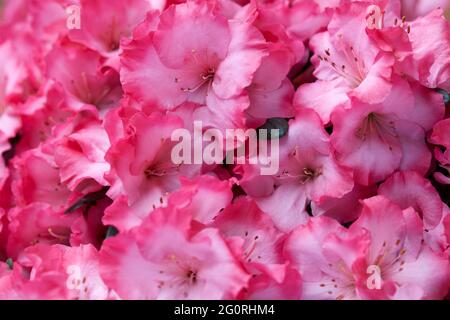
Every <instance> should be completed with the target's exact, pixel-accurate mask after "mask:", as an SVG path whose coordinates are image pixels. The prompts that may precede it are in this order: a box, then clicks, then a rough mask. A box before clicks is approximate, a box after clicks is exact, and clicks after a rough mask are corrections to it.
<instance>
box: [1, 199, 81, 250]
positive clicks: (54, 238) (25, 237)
mask: <svg viewBox="0 0 450 320" xmlns="http://www.w3.org/2000/svg"><path fill="white" fill-rule="evenodd" d="M76 218H77V216H76V215H73V214H72V215H65V214H64V213H62V212H60V211H54V210H53V209H52V208H51V207H50V206H49V205H47V204H39V203H35V204H31V205H29V206H27V207H25V208H22V209H19V208H14V209H12V210H11V211H10V212H9V214H8V219H9V220H10V223H9V225H8V228H9V235H8V245H7V252H8V256H9V257H12V258H15V257H17V256H18V255H19V254H20V253H21V252H22V251H23V250H24V249H25V248H27V247H28V246H31V245H34V244H37V243H45V244H65V245H69V243H70V237H71V233H72V232H71V225H72V224H73V223H74V221H75V219H76Z"/></svg>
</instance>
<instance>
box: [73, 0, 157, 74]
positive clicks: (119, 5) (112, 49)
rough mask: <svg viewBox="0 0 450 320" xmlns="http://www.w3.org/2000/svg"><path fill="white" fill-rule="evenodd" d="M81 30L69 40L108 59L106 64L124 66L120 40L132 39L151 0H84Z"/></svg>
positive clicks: (149, 6) (114, 66)
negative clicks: (121, 57) (134, 30)
mask: <svg viewBox="0 0 450 320" xmlns="http://www.w3.org/2000/svg"><path fill="white" fill-rule="evenodd" d="M80 6H81V8H82V10H81V16H80V29H73V30H70V32H69V38H70V39H71V40H72V41H74V42H77V43H81V44H83V45H85V46H86V47H88V48H90V49H92V50H95V51H97V52H99V53H101V54H102V55H103V56H104V57H106V58H108V59H107V61H105V65H109V66H111V67H113V68H115V69H116V70H117V71H118V69H119V67H120V63H119V57H118V50H119V46H120V41H121V39H123V38H126V37H129V36H131V33H132V31H133V29H134V27H136V26H137V25H138V24H139V23H140V22H142V21H143V20H144V19H145V15H146V12H147V11H148V10H149V9H150V8H151V5H150V3H149V1H148V0H126V1H122V0H113V1H101V0H94V1H91V0H81V1H80Z"/></svg>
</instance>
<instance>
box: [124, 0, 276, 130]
mask: <svg viewBox="0 0 450 320" xmlns="http://www.w3.org/2000/svg"><path fill="white" fill-rule="evenodd" d="M218 8H219V7H217V6H215V1H213V2H210V3H207V2H199V1H188V2H187V3H184V4H180V5H175V6H171V7H170V8H168V9H167V10H165V11H164V12H163V13H162V14H161V16H160V17H157V16H155V14H149V15H148V17H147V21H145V22H144V24H143V25H142V26H140V27H138V28H137V29H136V31H135V34H134V37H133V40H132V41H129V42H128V43H126V44H124V46H123V54H122V64H123V68H122V71H121V80H122V83H123V86H124V90H125V92H126V93H127V94H129V95H131V96H132V97H134V98H135V99H137V100H138V101H140V102H141V103H143V104H155V107H157V108H159V109H163V110H173V109H175V108H176V107H178V106H179V105H180V104H182V103H183V102H187V101H189V102H194V103H196V104H198V106H199V108H198V109H195V112H198V113H199V114H198V117H199V118H200V119H202V120H204V121H205V122H206V123H208V124H209V125H212V126H214V127H217V128H220V129H225V128H242V127H245V126H244V114H243V112H244V110H245V109H247V108H248V107H249V103H250V102H249V96H248V93H247V92H246V91H245V89H246V88H247V87H249V86H250V85H251V84H252V80H253V77H254V75H255V72H256V71H257V69H258V68H259V67H260V65H261V62H262V59H263V57H264V56H266V55H267V44H266V41H265V39H264V37H263V35H262V34H261V33H260V32H259V31H258V30H257V29H256V28H255V27H253V26H252V24H251V23H252V21H251V19H252V17H248V18H246V20H240V19H233V20H228V19H227V18H226V17H224V16H223V15H222V13H221V12H220V11H219V10H218ZM142 65H145V67H144V68H142ZM149 86H150V87H152V88H154V90H147V88H148V87H149ZM219 119H220V120H219Z"/></svg>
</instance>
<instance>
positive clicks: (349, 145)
mask: <svg viewBox="0 0 450 320" xmlns="http://www.w3.org/2000/svg"><path fill="white" fill-rule="evenodd" d="M417 107H419V110H420V108H422V107H426V108H429V107H430V105H426V104H423V105H422V104H421V105H419V106H417V104H416V105H414V97H413V95H412V91H411V87H410V86H409V84H408V83H407V82H405V81H404V80H400V79H397V80H395V82H394V86H393V88H392V91H391V92H390V94H389V96H388V97H387V98H386V100H385V101H383V102H382V103H380V104H367V103H363V102H361V101H358V100H356V99H354V100H352V107H351V108H343V107H340V108H338V109H337V110H336V111H335V112H334V113H333V116H332V123H333V134H332V136H331V143H332V145H333V147H334V149H335V150H336V158H337V160H338V162H339V163H340V164H341V165H344V166H348V167H350V168H352V169H354V171H355V181H356V182H357V183H359V184H362V185H370V184H373V183H376V182H380V181H382V180H384V179H386V178H387V177H388V176H389V175H390V174H392V173H393V172H394V171H396V170H398V169H401V170H415V171H417V172H419V173H421V174H425V173H426V172H427V171H428V169H429V167H430V163H431V154H430V152H429V151H428V148H427V146H426V143H425V131H424V127H425V124H426V123H428V117H434V115H433V113H428V114H426V116H424V117H423V118H421V119H420V120H418V119H416V117H415V115H414V110H415V109H416V108H417ZM419 112H422V111H419ZM423 114H424V115H425V113H423ZM421 125H422V126H421Z"/></svg>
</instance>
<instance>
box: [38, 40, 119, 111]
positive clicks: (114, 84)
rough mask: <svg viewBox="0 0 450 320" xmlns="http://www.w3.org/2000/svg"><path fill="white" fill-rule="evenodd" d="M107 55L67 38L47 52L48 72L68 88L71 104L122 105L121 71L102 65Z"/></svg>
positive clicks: (72, 105)
mask: <svg viewBox="0 0 450 320" xmlns="http://www.w3.org/2000/svg"><path fill="white" fill-rule="evenodd" d="M104 60H105V58H103V57H102V56H101V55H99V54H98V53H97V52H95V51H92V50H90V49H88V48H86V47H83V46H81V45H78V44H75V43H71V42H69V41H68V40H66V39H64V40H62V42H61V43H58V44H57V45H55V46H54V47H53V49H52V51H51V52H50V53H49V54H48V55H47V59H46V61H47V76H48V77H49V78H50V79H52V80H54V81H56V82H58V83H59V84H60V85H61V86H62V87H63V88H64V90H65V91H66V94H67V99H68V101H69V105H70V106H71V108H72V109H73V110H80V109H81V108H82V107H83V106H84V105H91V106H95V107H96V108H98V109H99V110H105V109H108V108H111V107H114V106H117V105H118V102H119V100H120V98H121V96H122V88H121V86H120V82H119V74H118V73H117V71H115V70H113V69H110V68H108V67H106V68H102V66H103V63H104Z"/></svg>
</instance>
